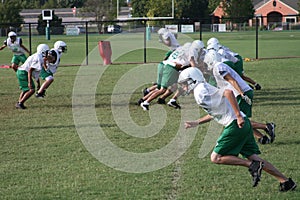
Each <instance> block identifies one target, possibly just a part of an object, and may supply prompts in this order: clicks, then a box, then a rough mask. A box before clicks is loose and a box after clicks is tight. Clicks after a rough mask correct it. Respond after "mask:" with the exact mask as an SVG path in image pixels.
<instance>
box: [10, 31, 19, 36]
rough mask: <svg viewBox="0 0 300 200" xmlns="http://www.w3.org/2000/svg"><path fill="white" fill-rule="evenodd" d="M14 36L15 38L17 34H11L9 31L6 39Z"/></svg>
mask: <svg viewBox="0 0 300 200" xmlns="http://www.w3.org/2000/svg"><path fill="white" fill-rule="evenodd" d="M16 36H17V34H16V33H15V32H13V31H10V32H9V33H8V37H16Z"/></svg>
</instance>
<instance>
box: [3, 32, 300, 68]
mask: <svg viewBox="0 0 300 200" xmlns="http://www.w3.org/2000/svg"><path fill="white" fill-rule="evenodd" d="M202 36H203V41H204V42H205V43H206V41H207V40H208V39H209V38H210V37H217V38H218V39H219V41H220V42H221V43H222V44H224V45H226V46H228V47H230V48H231V49H233V50H234V51H236V52H239V53H240V55H242V56H243V57H248V58H256V40H255V38H256V35H255V31H244V32H225V33H209V32H204V33H203V34H202ZM22 38H23V41H24V45H25V46H26V47H28V48H29V38H28V36H22ZM258 38H259V41H258V57H259V58H278V57H299V56H300V54H299V52H300V47H299V45H298V44H299V42H300V31H278V32H274V31H273V32H272V31H260V32H259V36H258ZM192 39H199V33H193V34H179V36H178V40H179V42H180V43H181V44H184V43H185V42H191V41H192ZM4 40H5V37H0V41H4ZM57 40H63V41H65V42H66V43H67V45H68V53H67V54H65V55H64V59H63V64H65V65H81V64H86V61H85V58H86V36H85V35H79V36H67V35H52V36H51V39H50V40H46V38H45V36H32V51H33V52H35V49H36V47H37V46H38V44H40V43H46V44H48V45H49V46H50V47H52V46H53V44H54V42H55V41H57ZM101 40H108V41H110V42H111V46H112V57H113V62H114V63H136V62H139V63H143V62H144V52H143V51H137V52H136V54H135V56H132V57H131V58H124V57H123V59H121V60H118V57H115V56H120V51H122V50H126V52H127V53H128V52H130V51H135V50H137V49H140V50H141V49H143V48H144V34H143V33H130V34H128V33H122V34H118V35H111V34H89V35H88V50H89V52H91V51H94V57H92V58H90V57H89V58H88V62H89V64H95V63H96V64H99V63H101V62H102V59H101V57H100V55H99V51H98V42H99V41H101ZM157 41H158V36H157V34H152V35H151V40H149V41H147V42H146V45H147V47H148V48H150V50H149V49H147V51H146V62H159V61H160V60H161V53H160V54H158V53H157V51H152V50H151V49H153V48H154V49H156V50H157V49H164V51H165V50H166V47H164V46H163V45H162V44H160V43H158V42H157ZM122 53H123V52H122ZM0 55H1V57H0V65H2V64H10V60H11V52H10V51H9V50H8V49H4V50H2V51H1V52H0Z"/></svg>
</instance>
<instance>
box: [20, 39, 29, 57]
mask: <svg viewBox="0 0 300 200" xmlns="http://www.w3.org/2000/svg"><path fill="white" fill-rule="evenodd" d="M20 47H22V48H23V49H24V50H25V51H26V52H27V53H28V54H29V55H30V51H29V50H28V49H27V48H26V47H25V46H24V45H23V42H22V39H21V38H20Z"/></svg>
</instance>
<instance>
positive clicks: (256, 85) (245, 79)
mask: <svg viewBox="0 0 300 200" xmlns="http://www.w3.org/2000/svg"><path fill="white" fill-rule="evenodd" d="M242 79H243V80H244V81H247V82H248V83H251V84H252V85H254V87H255V89H256V90H260V89H261V86H260V85H259V84H258V83H257V82H255V81H254V80H253V79H252V78H250V77H248V76H246V75H245V74H243V75H242Z"/></svg>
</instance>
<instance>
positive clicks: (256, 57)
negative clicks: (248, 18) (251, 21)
mask: <svg viewBox="0 0 300 200" xmlns="http://www.w3.org/2000/svg"><path fill="white" fill-rule="evenodd" d="M255 19H256V39H255V40H256V56H255V59H258V22H259V20H258V17H256V18H255Z"/></svg>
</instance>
